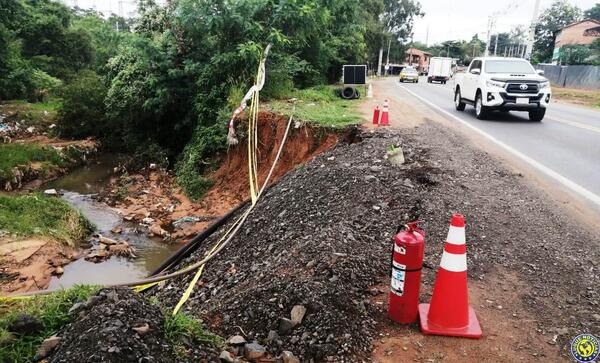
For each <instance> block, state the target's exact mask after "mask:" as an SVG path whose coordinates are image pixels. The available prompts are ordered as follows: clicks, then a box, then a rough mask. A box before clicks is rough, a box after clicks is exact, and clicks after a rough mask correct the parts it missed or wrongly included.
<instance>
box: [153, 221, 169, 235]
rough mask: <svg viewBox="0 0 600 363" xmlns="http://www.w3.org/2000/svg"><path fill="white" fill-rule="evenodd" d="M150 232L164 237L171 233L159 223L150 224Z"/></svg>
mask: <svg viewBox="0 0 600 363" xmlns="http://www.w3.org/2000/svg"><path fill="white" fill-rule="evenodd" d="M149 230H150V233H152V234H153V235H155V236H162V237H166V236H168V235H169V232H167V231H165V230H164V229H163V228H162V227H161V226H160V224H159V223H153V224H152V225H150V228H149Z"/></svg>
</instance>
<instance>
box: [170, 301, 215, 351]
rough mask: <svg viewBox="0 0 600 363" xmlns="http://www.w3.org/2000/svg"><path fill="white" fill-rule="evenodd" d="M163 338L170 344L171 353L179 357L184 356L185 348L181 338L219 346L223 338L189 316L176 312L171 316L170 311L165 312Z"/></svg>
mask: <svg viewBox="0 0 600 363" xmlns="http://www.w3.org/2000/svg"><path fill="white" fill-rule="evenodd" d="M164 314H165V328H164V329H165V338H166V339H167V341H168V342H169V343H170V344H171V346H172V348H173V353H174V354H175V356H176V357H178V358H179V359H182V358H185V351H186V348H185V346H184V345H183V343H182V338H187V339H188V340H190V341H192V342H193V343H199V344H204V345H208V346H211V347H213V348H221V347H222V346H223V344H224V341H223V338H221V337H220V336H218V335H216V334H213V333H211V332H209V331H207V330H205V329H204V327H203V326H202V324H201V323H200V322H199V321H198V320H196V319H194V318H192V317H191V316H189V315H187V314H184V313H178V314H177V315H175V316H173V315H172V314H171V313H170V311H169V312H165V313H164Z"/></svg>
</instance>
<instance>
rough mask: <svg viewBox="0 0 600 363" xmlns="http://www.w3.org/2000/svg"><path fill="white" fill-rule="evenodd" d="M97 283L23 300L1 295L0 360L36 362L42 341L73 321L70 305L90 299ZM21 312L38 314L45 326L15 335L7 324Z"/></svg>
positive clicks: (96, 289)
mask: <svg viewBox="0 0 600 363" xmlns="http://www.w3.org/2000/svg"><path fill="white" fill-rule="evenodd" d="M98 289H99V288H98V287H95V286H83V285H81V286H75V287H72V288H70V289H67V290H63V291H59V292H56V293H53V294H50V295H40V296H35V297H32V298H26V299H22V300H7V299H0V341H5V343H3V344H0V362H15V363H19V362H33V361H34V357H35V355H36V352H37V349H38V347H39V345H40V344H41V343H42V341H44V339H46V338H48V337H50V336H52V335H53V334H55V333H56V332H57V331H58V330H59V329H60V328H61V327H63V326H64V325H65V324H67V323H69V322H70V321H71V320H72V317H71V316H70V315H69V309H70V308H71V307H72V306H73V304H75V303H77V302H81V301H85V300H87V298H88V297H89V296H91V295H93V294H95V293H96V292H97V291H98ZM21 314H27V315H31V316H34V317H36V318H38V319H39V320H40V321H41V322H42V324H43V328H42V329H41V330H40V331H39V332H36V333H34V334H32V335H27V336H14V337H13V338H12V339H11V338H10V337H11V336H12V334H11V333H9V332H8V331H7V328H8V327H9V326H10V325H11V324H12V322H13V321H15V319H17V318H18V317H19V315H21Z"/></svg>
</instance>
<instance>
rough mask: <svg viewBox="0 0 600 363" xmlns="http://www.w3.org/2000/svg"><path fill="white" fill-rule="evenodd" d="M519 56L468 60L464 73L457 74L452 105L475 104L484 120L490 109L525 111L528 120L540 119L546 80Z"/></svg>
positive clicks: (547, 91) (546, 97)
mask: <svg viewBox="0 0 600 363" xmlns="http://www.w3.org/2000/svg"><path fill="white" fill-rule="evenodd" d="M543 74H544V72H543V71H541V70H538V71H536V70H535V69H534V68H533V67H532V66H531V64H530V63H529V62H528V61H526V60H525V59H522V58H500V57H485V58H475V59H473V60H472V61H471V64H470V65H469V68H468V69H467V71H466V72H465V73H457V74H456V76H455V85H454V106H455V108H456V109H457V110H459V111H463V110H464V109H465V105H466V104H469V105H473V106H474V107H475V116H476V117H477V118H478V119H485V118H486V117H487V116H488V115H489V113H490V112H491V111H503V112H508V111H513V110H514V111H527V112H529V119H530V120H531V121H542V119H543V118H544V115H545V114H546V108H547V107H548V104H549V103H550V97H551V95H552V91H551V90H550V82H549V81H548V80H547V79H546V78H544V77H542V76H543Z"/></svg>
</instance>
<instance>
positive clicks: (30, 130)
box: [26, 126, 35, 134]
mask: <svg viewBox="0 0 600 363" xmlns="http://www.w3.org/2000/svg"><path fill="white" fill-rule="evenodd" d="M26 130H27V132H29V133H30V134H33V132H34V131H35V127H33V126H29V127H28V128H27V129H26Z"/></svg>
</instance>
